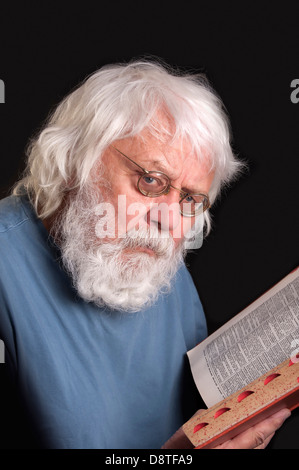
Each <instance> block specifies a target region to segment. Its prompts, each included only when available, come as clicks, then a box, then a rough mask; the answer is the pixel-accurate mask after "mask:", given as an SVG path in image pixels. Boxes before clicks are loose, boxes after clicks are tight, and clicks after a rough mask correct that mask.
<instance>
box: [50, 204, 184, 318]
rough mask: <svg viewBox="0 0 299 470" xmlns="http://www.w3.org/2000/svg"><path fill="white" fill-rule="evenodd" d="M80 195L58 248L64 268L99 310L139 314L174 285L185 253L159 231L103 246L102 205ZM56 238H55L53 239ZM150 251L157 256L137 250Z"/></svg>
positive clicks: (66, 214) (63, 220)
mask: <svg viewBox="0 0 299 470" xmlns="http://www.w3.org/2000/svg"><path fill="white" fill-rule="evenodd" d="M88 199H89V200H87V197H86V195H85V196H84V197H82V195H80V196H75V197H73V198H72V200H71V201H70V203H69V206H68V207H67V208H66V209H65V210H64V211H63V213H62V214H61V217H60V222H59V226H58V227H56V228H55V227H54V233H55V230H56V233H57V234H58V240H59V241H57V243H58V245H59V247H60V250H61V256H62V261H63V264H64V267H65V268H66V270H67V271H68V272H69V274H70V276H71V278H72V281H73V284H74V287H75V288H76V290H77V292H78V294H79V295H80V297H82V298H83V299H84V300H85V301H87V302H94V303H95V304H96V305H98V306H100V307H108V308H110V309H116V310H122V311H126V312H136V311H138V310H141V309H142V308H144V307H148V306H149V305H151V304H152V303H154V302H155V301H156V299H157V297H158V296H159V294H160V293H161V292H164V293H166V292H169V290H170V288H171V281H172V279H173V277H174V275H175V274H176V272H177V270H178V269H179V267H180V266H181V265H182V264H183V261H184V255H185V250H184V248H183V247H182V246H180V247H179V248H175V244H174V241H173V238H172V237H171V236H168V237H167V238H165V236H164V237H163V234H162V236H161V234H160V233H159V230H158V229H156V230H155V227H151V229H150V233H149V231H148V230H147V229H145V228H142V229H139V230H138V231H136V230H133V231H130V232H127V234H126V236H125V238H118V239H116V240H114V241H109V240H108V241H107V240H105V241H103V240H101V239H99V238H97V237H96V234H95V226H96V222H97V220H98V219H97V217H96V215H95V210H94V208H95V206H96V205H97V204H98V203H99V201H98V200H97V201H95V200H94V198H91V197H89V198H88ZM54 239H55V235H54ZM137 247H146V248H150V249H151V250H153V252H154V253H155V255H149V254H148V253H145V252H140V251H138V250H136V251H134V248H137Z"/></svg>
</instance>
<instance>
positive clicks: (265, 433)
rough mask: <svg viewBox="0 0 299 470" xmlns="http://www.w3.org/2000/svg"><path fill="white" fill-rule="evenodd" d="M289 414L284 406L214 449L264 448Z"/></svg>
mask: <svg viewBox="0 0 299 470" xmlns="http://www.w3.org/2000/svg"><path fill="white" fill-rule="evenodd" d="M290 415H291V412H290V410H288V409H287V408H284V409H282V410H280V411H278V412H277V413H274V414H273V415H272V416H270V417H269V418H267V419H265V420H263V421H261V422H260V423H258V424H256V425H255V426H252V427H251V428H249V429H247V430H246V431H244V432H242V433H241V434H239V435H238V436H236V437H235V438H234V439H231V440H229V441H227V442H224V443H223V444H221V445H220V446H218V447H215V449H264V448H265V447H266V446H267V445H268V444H269V442H270V440H271V439H272V437H273V436H274V434H275V431H277V429H279V428H280V427H281V425H282V424H283V423H284V421H285V420H286V419H287V418H288V417H289V416H290Z"/></svg>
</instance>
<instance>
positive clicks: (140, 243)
mask: <svg viewBox="0 0 299 470" xmlns="http://www.w3.org/2000/svg"><path fill="white" fill-rule="evenodd" d="M115 243H118V244H119V246H120V247H121V248H122V249H126V248H129V249H134V248H149V249H151V250H152V251H153V252H154V253H155V254H156V255H157V256H159V257H160V256H165V255H167V254H169V253H171V252H174V251H175V243H174V240H173V238H172V237H169V236H168V237H165V235H164V234H163V233H161V232H160V231H159V230H158V229H157V228H156V227H152V228H150V229H146V228H139V229H138V230H136V229H132V230H129V231H128V232H126V233H125V234H124V236H123V237H121V238H119V239H118V240H115Z"/></svg>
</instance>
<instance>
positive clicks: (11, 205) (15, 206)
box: [0, 196, 29, 233]
mask: <svg viewBox="0 0 299 470" xmlns="http://www.w3.org/2000/svg"><path fill="white" fill-rule="evenodd" d="M28 219H29V216H28V213H27V212H26V210H25V207H24V205H23V204H22V199H21V197H19V196H8V197H6V198H4V199H2V200H1V201H0V233H5V232H8V231H11V230H13V229H15V228H17V227H19V226H20V225H22V224H24V223H25V222H26V221H28Z"/></svg>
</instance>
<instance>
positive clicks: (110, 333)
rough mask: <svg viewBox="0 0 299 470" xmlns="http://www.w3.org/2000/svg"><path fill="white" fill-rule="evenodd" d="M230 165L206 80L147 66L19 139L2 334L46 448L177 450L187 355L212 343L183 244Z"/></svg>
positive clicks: (6, 229)
mask: <svg viewBox="0 0 299 470" xmlns="http://www.w3.org/2000/svg"><path fill="white" fill-rule="evenodd" d="M240 168H241V164H240V163H239V162H238V161H237V160H236V159H235V158H234V155H233V153H232V151H231V147H230V142H229V130H228V123H227V119H226V116H225V114H224V112H223V110H222V104H221V102H220V100H219V98H218V97H217V96H216V95H215V93H213V92H212V91H211V89H210V87H209V85H208V84H207V82H206V81H205V79H204V78H203V77H200V76H188V75H182V74H179V73H174V72H172V71H170V70H168V69H167V68H165V67H163V66H161V65H158V64H156V63H151V62H133V63H130V64H127V65H113V66H107V67H104V68H102V69H100V70H99V71H98V72H96V73H95V74H93V75H91V76H90V77H89V78H88V79H87V80H86V81H85V82H84V83H83V84H82V85H81V86H80V87H78V88H77V89H76V90H75V91H73V92H72V93H71V94H70V95H69V96H67V97H66V98H65V99H64V100H63V101H62V103H61V104H60V105H59V106H58V107H57V109H56V110H55V112H54V113H53V115H52V116H51V117H50V118H49V120H48V122H47V123H46V125H45V127H44V128H43V130H42V131H41V132H40V134H39V135H38V136H37V137H36V138H35V139H33V141H32V142H31V143H30V146H29V148H28V165H27V170H26V173H25V175H24V178H23V179H22V180H21V181H20V182H19V183H18V184H17V185H16V188H15V190H14V194H13V195H12V196H10V197H8V198H6V199H4V200H3V201H1V204H0V239H1V245H0V250H1V256H0V274H1V279H0V332H1V338H3V340H4V343H5V352H6V365H7V366H8V367H9V370H10V373H11V376H12V380H13V383H14V384H15V386H16V387H17V389H18V391H19V393H20V396H21V400H22V403H23V406H24V408H25V409H26V410H27V411H28V414H29V415H30V416H31V418H32V422H33V425H34V429H35V431H36V432H37V434H38V436H39V438H40V441H41V445H42V446H43V447H46V448H159V447H161V446H163V445H164V446H165V447H176V446H178V447H184V446H185V445H186V443H185V442H184V436H182V433H181V432H180V431H179V432H177V433H176V431H177V430H178V429H179V428H180V427H181V425H182V424H183V422H184V421H186V420H187V419H188V418H189V417H190V416H186V415H184V413H183V408H184V396H187V395H186V393H187V394H188V390H186V388H187V386H188V381H187V379H186V374H187V373H188V370H185V368H186V351H187V350H188V349H190V348H192V347H194V346H195V345H196V344H197V343H198V342H199V341H201V340H202V339H204V337H205V336H206V334H207V330H206V323H205V318H204V313H203V310H202V307H201V304H200V301H199V298H198V295H197V292H196V290H195V287H194V285H193V282H192V280H191V277H190V275H189V273H188V271H187V269H186V267H185V265H184V255H185V251H186V240H188V239H189V234H190V233H192V236H193V241H195V245H196V243H198V242H199V243H198V244H199V245H200V237H201V235H202V230H201V226H202V224H201V223H200V221H204V225H205V230H208V228H209V216H208V208H209V206H210V204H212V203H213V202H214V200H215V199H216V197H217V194H218V193H219V191H220V190H221V187H222V186H223V185H225V184H227V183H229V181H230V180H231V179H232V178H233V177H234V176H235V175H236V174H237V172H238V171H239V169H240ZM198 221H199V223H198ZM194 226H195V227H196V230H193V227H194ZM194 411H196V410H195V409H194V410H193V412H194ZM288 415H289V412H288V411H287V410H284V411H283V412H280V414H277V415H274V416H272V417H271V418H269V419H268V420H266V421H264V422H263V423H261V424H260V425H258V426H256V427H255V428H252V429H251V430H250V431H248V432H246V433H243V434H242V435H240V436H238V437H236V438H235V439H234V440H232V441H230V442H228V443H226V444H223V445H222V447H231V448H242V447H243V448H244V447H248V448H253V447H258V446H259V445H262V446H264V445H265V444H267V442H268V441H269V439H270V438H271V436H272V434H273V433H274V431H275V430H276V429H277V428H278V427H279V426H280V425H281V424H282V422H283V421H284V419H285V418H286V417H287V416H288ZM173 434H174V437H171V436H172V435H173ZM182 437H183V439H181V438H182ZM166 441H167V444H164V443H165V442H166Z"/></svg>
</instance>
